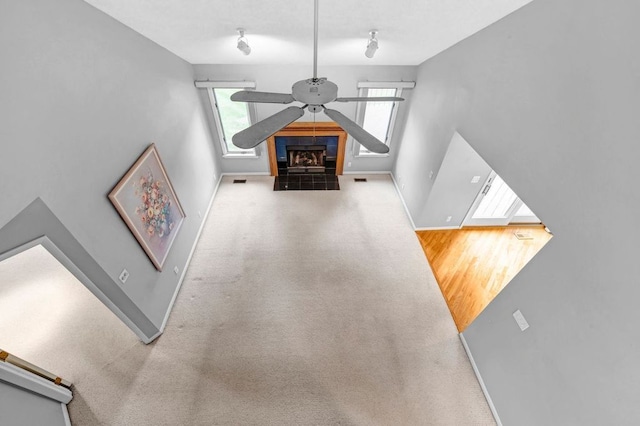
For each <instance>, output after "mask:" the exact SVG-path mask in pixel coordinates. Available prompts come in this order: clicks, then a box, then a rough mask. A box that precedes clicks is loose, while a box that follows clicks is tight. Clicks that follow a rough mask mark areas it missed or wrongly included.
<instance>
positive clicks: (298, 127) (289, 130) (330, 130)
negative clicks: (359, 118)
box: [267, 121, 347, 176]
mask: <svg viewBox="0 0 640 426" xmlns="http://www.w3.org/2000/svg"><path fill="white" fill-rule="evenodd" d="M314 135H315V136H337V137H338V156H337V158H336V175H341V174H342V169H343V168H344V150H345V145H346V144H347V132H345V131H344V130H343V129H342V127H340V126H339V125H338V124H336V123H334V122H333V121H320V122H315V123H313V122H295V123H291V124H289V125H288V126H287V127H285V128H284V129H282V130H280V131H279V132H278V133H276V134H275V135H273V136H271V137H269V138H268V139H267V150H268V151H269V168H270V169H271V176H278V160H277V157H276V136H314Z"/></svg>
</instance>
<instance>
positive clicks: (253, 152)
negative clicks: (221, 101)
mask: <svg viewBox="0 0 640 426" xmlns="http://www.w3.org/2000/svg"><path fill="white" fill-rule="evenodd" d="M196 87H198V88H204V89H207V96H208V97H209V104H210V106H211V113H212V114H213V120H214V123H215V126H216V133H217V135H218V141H219V142H220V147H221V148H222V157H223V158H232V159H242V158H259V157H260V148H259V147H255V148H252V149H248V150H245V151H230V150H229V147H228V146H227V140H226V139H225V136H224V130H223V126H222V118H221V116H220V110H219V109H218V102H217V100H216V95H215V93H214V90H215V89H238V90H251V89H255V88H256V83H255V82H253V81H196ZM246 105H247V114H248V118H249V125H253V124H255V123H256V121H257V120H256V107H255V105H254V104H253V103H250V102H247V103H246ZM229 143H232V142H231V141H229Z"/></svg>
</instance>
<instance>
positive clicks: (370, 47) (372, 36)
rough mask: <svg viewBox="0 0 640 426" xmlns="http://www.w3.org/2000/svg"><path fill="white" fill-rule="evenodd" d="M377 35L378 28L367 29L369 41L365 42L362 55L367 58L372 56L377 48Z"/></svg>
mask: <svg viewBox="0 0 640 426" xmlns="http://www.w3.org/2000/svg"><path fill="white" fill-rule="evenodd" d="M377 35H378V30H371V31H369V42H368V43H367V50H366V51H365V52H364V55H365V56H366V57H367V58H373V55H375V54H376V50H378V39H377V38H376V36H377Z"/></svg>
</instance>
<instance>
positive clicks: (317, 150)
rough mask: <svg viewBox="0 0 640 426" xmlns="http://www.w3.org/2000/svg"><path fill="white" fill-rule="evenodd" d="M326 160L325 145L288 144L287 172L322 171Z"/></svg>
mask: <svg viewBox="0 0 640 426" xmlns="http://www.w3.org/2000/svg"><path fill="white" fill-rule="evenodd" d="M326 161H327V146H326V145H288V146H287V172H288V173H324V172H325V169H326Z"/></svg>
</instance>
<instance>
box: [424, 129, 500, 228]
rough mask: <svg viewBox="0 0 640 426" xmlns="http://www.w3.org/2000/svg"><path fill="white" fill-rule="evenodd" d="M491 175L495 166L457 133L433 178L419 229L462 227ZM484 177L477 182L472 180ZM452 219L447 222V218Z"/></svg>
mask: <svg viewBox="0 0 640 426" xmlns="http://www.w3.org/2000/svg"><path fill="white" fill-rule="evenodd" d="M489 173H491V167H490V166H489V165H488V164H487V163H486V162H485V161H484V160H483V159H482V157H480V156H479V155H478V153H477V152H475V151H474V149H473V148H472V147H471V146H470V145H469V144H468V143H467V141H465V140H464V138H463V137H462V136H461V135H460V134H459V133H458V132H455V133H454V134H453V138H451V142H450V143H449V148H448V149H447V152H446V154H445V156H444V159H443V160H442V164H441V165H440V167H439V172H438V174H437V175H436V174H435V172H434V175H433V176H432V178H431V180H433V187H432V189H431V192H430V193H429V199H428V200H427V202H426V204H425V205H424V207H423V208H422V210H421V211H420V212H419V213H418V215H417V217H416V219H415V225H416V227H418V228H445V227H460V226H462V222H463V221H464V218H465V216H466V215H467V212H468V211H469V207H471V204H473V201H474V200H475V199H476V197H477V196H478V193H479V192H480V189H482V186H483V185H484V183H485V181H486V180H487V178H488V177H489ZM474 176H480V179H479V180H478V182H476V183H472V182H471V180H472V178H473V177H474ZM449 216H451V220H450V221H449V222H447V217H449Z"/></svg>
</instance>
